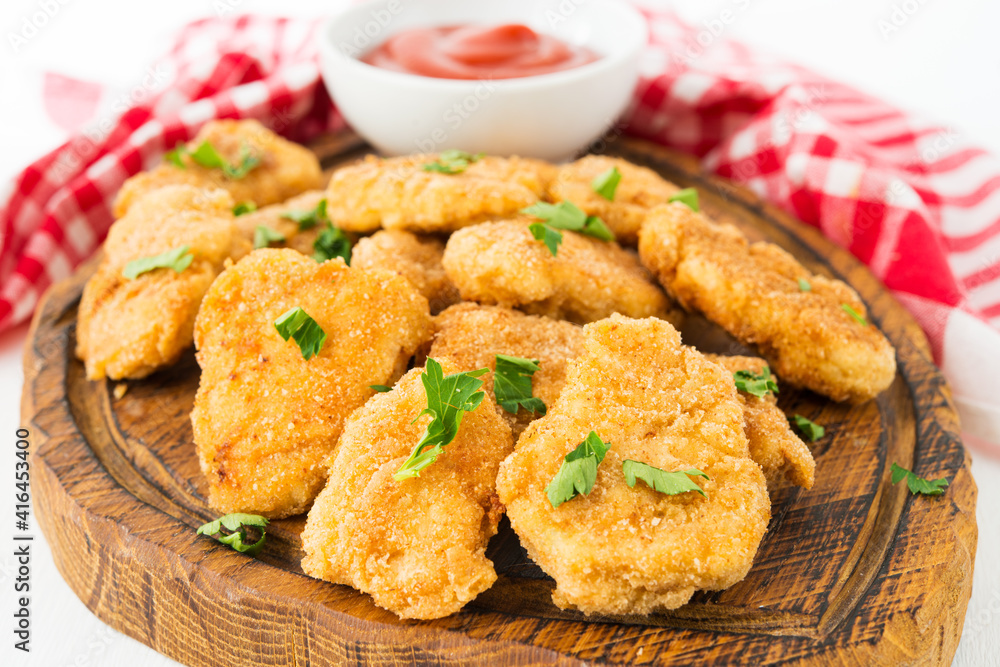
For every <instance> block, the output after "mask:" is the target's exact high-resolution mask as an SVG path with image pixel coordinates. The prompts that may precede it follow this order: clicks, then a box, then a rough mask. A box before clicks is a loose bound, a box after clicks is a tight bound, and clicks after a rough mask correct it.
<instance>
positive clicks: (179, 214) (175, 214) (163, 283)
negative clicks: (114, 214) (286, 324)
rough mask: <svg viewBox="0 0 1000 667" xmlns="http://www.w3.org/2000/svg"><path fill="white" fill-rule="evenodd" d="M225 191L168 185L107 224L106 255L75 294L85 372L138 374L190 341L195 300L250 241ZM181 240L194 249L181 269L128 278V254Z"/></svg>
mask: <svg viewBox="0 0 1000 667" xmlns="http://www.w3.org/2000/svg"><path fill="white" fill-rule="evenodd" d="M232 206H233V201H232V199H231V198H230V197H229V195H228V194H227V193H226V192H225V191H224V190H202V189H199V188H193V187H191V186H188V185H172V186H169V187H165V188H162V189H160V190H157V191H156V192H151V193H149V194H148V195H147V196H145V197H143V198H142V199H140V200H139V201H137V202H136V204H135V206H133V207H132V209H131V210H130V211H129V214H128V215H126V216H125V217H124V218H122V219H121V220H119V221H118V222H116V223H115V224H114V225H112V226H111V230H110V231H109V232H108V238H107V241H105V243H104V258H103V259H102V261H101V264H100V266H99V267H98V269H97V272H96V273H95V274H94V275H93V276H91V278H90V280H88V281H87V285H86V287H84V290H83V297H82V298H81V300H80V310H79V318H78V323H77V328H76V356H77V357H79V358H80V359H81V360H82V361H83V362H84V363H85V364H86V367H87V377H88V378H90V379H91V380H99V379H101V378H103V377H105V376H107V377H110V378H113V379H115V380H120V379H123V378H129V379H135V378H143V377H146V376H147V375H149V374H150V373H152V372H153V371H155V370H157V369H158V368H162V367H164V366H169V365H170V364H172V363H174V362H175V361H177V360H178V359H179V358H180V356H181V353H182V352H184V350H186V349H187V348H188V347H190V346H191V342H192V332H193V331H194V318H195V315H196V314H197V313H198V305H199V304H200V303H201V299H202V297H203V296H204V295H205V292H206V290H208V286H209V285H211V284H212V281H213V280H215V277H216V276H217V275H218V273H219V271H221V270H222V263H223V261H224V260H225V259H226V258H227V257H230V256H231V255H233V254H243V253H245V252H246V250H247V249H248V248H246V247H245V246H246V243H245V242H244V241H243V239H241V238H239V236H238V235H237V234H236V228H235V226H234V225H233V216H232V213H231V209H232ZM182 246H187V247H188V252H190V254H191V255H193V256H194V259H193V260H192V261H191V264H190V265H189V266H188V267H187V268H185V269H184V270H183V271H181V272H180V273H178V272H176V271H174V270H173V269H170V268H159V269H155V270H153V271H149V272H147V273H142V274H140V275H138V276H137V277H136V278H135V279H132V280H130V279H128V278H126V277H125V276H124V275H123V271H124V270H125V267H126V265H128V263H129V262H131V261H133V260H138V259H142V258H145V257H153V256H155V255H160V254H161V253H165V252H168V251H171V250H177V249H179V248H181V247H182Z"/></svg>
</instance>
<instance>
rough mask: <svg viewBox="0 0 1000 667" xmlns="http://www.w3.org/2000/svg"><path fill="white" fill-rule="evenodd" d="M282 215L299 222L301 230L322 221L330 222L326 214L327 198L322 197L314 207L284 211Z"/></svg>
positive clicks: (310, 227)
mask: <svg viewBox="0 0 1000 667" xmlns="http://www.w3.org/2000/svg"><path fill="white" fill-rule="evenodd" d="M281 217H282V218H285V219H286V220H292V221H293V222H296V223H298V225H299V231H300V232H302V231H305V230H307V229H312V228H313V227H315V226H316V225H318V224H320V223H321V222H330V218H328V217H327V216H326V198H323V199H320V200H319V203H318V204H316V208H314V209H311V210H304V209H291V210H288V211H285V212H284V213H282V214H281Z"/></svg>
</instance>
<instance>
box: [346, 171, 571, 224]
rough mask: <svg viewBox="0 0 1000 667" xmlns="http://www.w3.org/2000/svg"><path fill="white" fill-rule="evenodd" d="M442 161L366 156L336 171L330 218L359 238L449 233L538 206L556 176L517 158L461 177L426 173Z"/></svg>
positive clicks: (462, 174) (468, 172)
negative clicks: (380, 232)
mask: <svg viewBox="0 0 1000 667" xmlns="http://www.w3.org/2000/svg"><path fill="white" fill-rule="evenodd" d="M438 157H439V156H438V155H436V154H425V155H409V156H406V157H397V158H390V159H380V158H376V157H374V156H368V157H367V158H365V160H364V161H362V162H359V163H358V164H353V165H350V166H347V167H343V168H341V169H338V170H337V171H335V172H334V174H333V178H331V179H330V184H329V185H328V186H327V201H328V202H329V211H330V217H331V218H332V219H333V220H335V221H336V224H337V225H338V226H340V227H341V228H342V229H345V230H347V231H354V232H361V233H367V232H373V231H375V230H376V229H378V228H379V227H384V228H386V229H406V230H409V231H413V232H450V231H454V230H456V229H460V228H462V227H465V226H468V225H472V224H476V223H478V222H482V221H484V220H493V219H496V218H504V217H509V216H511V215H514V214H516V213H517V212H518V211H520V210H521V209H522V208H525V207H526V206H530V205H531V204H534V203H535V202H537V201H538V200H539V199H540V198H541V197H542V196H543V195H544V194H545V186H546V185H547V184H548V180H549V178H550V177H551V175H552V173H553V172H554V167H552V165H549V164H547V163H545V162H541V161H539V160H529V159H526V158H519V157H511V158H500V157H484V158H482V159H481V160H479V161H478V162H475V163H473V164H471V165H469V167H468V168H467V169H466V170H465V171H464V172H462V173H459V174H441V173H437V172H432V171H424V170H423V167H424V165H427V164H430V163H432V162H434V161H435V160H437V159H438Z"/></svg>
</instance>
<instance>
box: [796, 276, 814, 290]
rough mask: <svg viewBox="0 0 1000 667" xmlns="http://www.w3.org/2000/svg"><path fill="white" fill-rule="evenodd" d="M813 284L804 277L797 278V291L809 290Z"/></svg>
mask: <svg viewBox="0 0 1000 667" xmlns="http://www.w3.org/2000/svg"><path fill="white" fill-rule="evenodd" d="M812 288H813V286H812V285H810V284H809V281H808V280H806V279H805V278H799V291H800V292H811V291H812Z"/></svg>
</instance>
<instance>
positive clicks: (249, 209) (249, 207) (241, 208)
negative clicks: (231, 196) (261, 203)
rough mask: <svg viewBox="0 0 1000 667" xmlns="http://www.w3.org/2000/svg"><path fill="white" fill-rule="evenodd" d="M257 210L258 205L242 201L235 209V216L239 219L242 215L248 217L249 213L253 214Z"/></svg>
mask: <svg viewBox="0 0 1000 667" xmlns="http://www.w3.org/2000/svg"><path fill="white" fill-rule="evenodd" d="M256 210H257V204H254V203H253V202H252V201H241V202H240V203H239V204H237V205H236V206H234V207H233V215H235V216H236V217H239V216H241V215H246V214H247V213H253V212H254V211H256Z"/></svg>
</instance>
